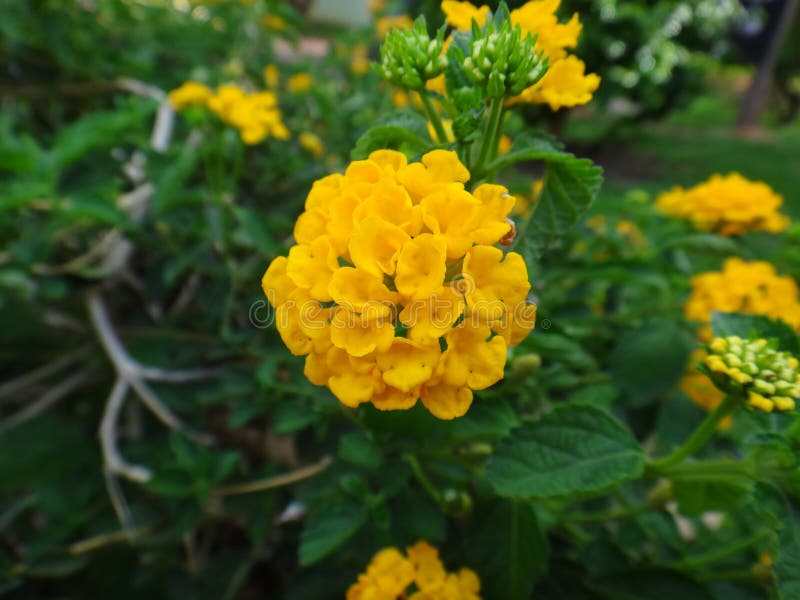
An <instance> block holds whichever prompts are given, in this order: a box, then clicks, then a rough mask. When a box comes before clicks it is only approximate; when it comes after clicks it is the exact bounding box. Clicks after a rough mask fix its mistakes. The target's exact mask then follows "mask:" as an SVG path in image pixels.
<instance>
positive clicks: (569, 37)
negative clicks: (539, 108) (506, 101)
mask: <svg viewBox="0 0 800 600" xmlns="http://www.w3.org/2000/svg"><path fill="white" fill-rule="evenodd" d="M560 4H561V1H560V0H533V1H531V2H526V3H525V4H524V5H522V6H521V7H519V8H516V9H514V10H512V11H511V25H512V26H516V25H519V26H520V28H521V29H522V33H523V34H526V35H529V36H536V47H535V52H541V53H542V54H543V57H544V58H545V59H547V61H548V71H547V73H546V74H545V75H544V77H542V78H541V79H540V80H539V81H537V82H536V83H535V84H533V85H531V86H530V87H528V88H526V89H524V90H523V91H522V93H521V94H520V95H519V96H515V97H514V98H512V99H511V100H510V102H511V103H514V102H526V103H534V104H548V105H549V106H550V108H551V110H558V109H559V108H562V107H573V106H579V105H582V104H586V103H587V102H589V101H590V100H591V99H592V94H593V93H594V92H595V91H596V90H597V88H598V87H599V86H600V77H599V76H598V75H595V74H594V73H586V65H585V64H584V62H583V61H582V60H580V59H579V58H578V57H576V56H575V55H573V54H569V53H568V49H571V48H575V47H576V46H577V45H578V37H579V36H580V33H581V27H582V26H581V22H580V20H579V18H578V14H577V13H575V14H573V15H572V18H570V20H569V21H568V22H566V23H559V21H558V15H557V14H556V13H557V11H558V7H559V5H560ZM442 11H443V12H444V14H445V18H446V20H447V23H448V25H450V26H451V27H453V28H454V29H456V30H458V31H469V30H470V28H471V24H472V21H473V20H474V21H475V22H476V23H477V24H478V26H480V27H482V26H483V25H484V24H485V23H486V18H487V15H488V14H489V8H488V7H487V6H481V7H480V8H478V7H476V6H474V5H473V4H471V3H469V2H459V1H456V0H444V1H443V2H442ZM437 85H441V82H436V81H434V82H433V83H432V84H431V86H430V87H436V86H437Z"/></svg>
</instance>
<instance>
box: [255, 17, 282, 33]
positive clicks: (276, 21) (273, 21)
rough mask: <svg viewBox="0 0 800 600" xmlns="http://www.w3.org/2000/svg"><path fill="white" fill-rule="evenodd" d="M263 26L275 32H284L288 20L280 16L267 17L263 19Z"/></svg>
mask: <svg viewBox="0 0 800 600" xmlns="http://www.w3.org/2000/svg"><path fill="white" fill-rule="evenodd" d="M261 24H262V25H263V26H264V27H265V28H267V29H272V30H273V31H283V30H284V29H286V19H284V18H283V17H280V16H278V15H266V16H265V17H264V18H263V19H261Z"/></svg>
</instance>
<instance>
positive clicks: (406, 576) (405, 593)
mask: <svg viewBox="0 0 800 600" xmlns="http://www.w3.org/2000/svg"><path fill="white" fill-rule="evenodd" d="M480 589H481V582H480V580H479V579H478V576H477V575H476V574H475V572H474V571H472V570H470V569H466V568H462V569H460V570H459V571H458V572H457V573H448V572H447V571H446V570H445V568H444V565H443V564H442V561H441V559H440V558H439V552H438V550H436V548H434V547H433V546H431V545H430V544H428V543H427V542H417V543H416V544H414V545H413V546H411V547H410V548H407V549H406V556H403V554H402V553H401V552H400V551H399V550H397V549H396V548H385V549H383V550H381V551H380V552H378V553H377V554H376V555H375V556H374V557H373V558H372V561H371V562H370V564H369V566H368V567H367V570H366V571H365V572H364V573H363V574H361V575H359V576H358V581H357V582H356V583H354V584H353V585H351V586H350V588H349V589H348V590H347V600H397V599H398V598H408V600H480V595H479V592H480Z"/></svg>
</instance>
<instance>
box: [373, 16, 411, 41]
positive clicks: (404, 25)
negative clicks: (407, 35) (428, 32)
mask: <svg viewBox="0 0 800 600" xmlns="http://www.w3.org/2000/svg"><path fill="white" fill-rule="evenodd" d="M413 26H414V21H413V19H412V18H411V17H409V16H408V15H387V16H385V17H380V18H378V19H376V20H375V30H376V31H377V32H378V37H379V38H380V39H384V38H385V37H386V35H387V34H388V33H389V32H390V31H391V30H392V29H411V28H412V27H413Z"/></svg>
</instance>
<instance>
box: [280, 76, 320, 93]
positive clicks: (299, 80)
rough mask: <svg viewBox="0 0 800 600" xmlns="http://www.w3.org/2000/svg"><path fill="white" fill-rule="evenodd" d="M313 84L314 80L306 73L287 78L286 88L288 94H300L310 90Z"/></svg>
mask: <svg viewBox="0 0 800 600" xmlns="http://www.w3.org/2000/svg"><path fill="white" fill-rule="evenodd" d="M313 83H314V80H313V79H312V78H311V75H309V74H308V73H296V74H294V75H292V76H291V77H289V80H288V81H287V82H286V87H287V88H288V90H289V91H290V92H294V93H301V92H307V91H308V90H310V89H311V86H312V85H313Z"/></svg>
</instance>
